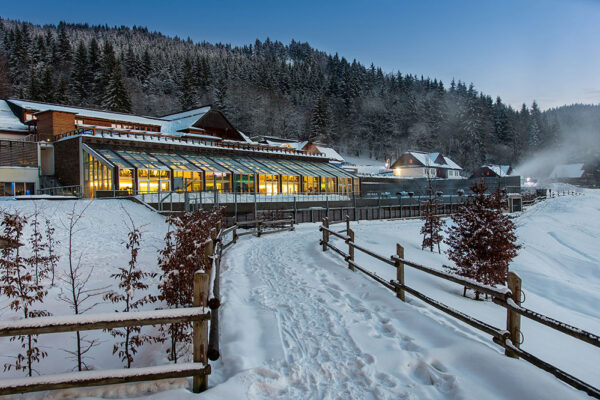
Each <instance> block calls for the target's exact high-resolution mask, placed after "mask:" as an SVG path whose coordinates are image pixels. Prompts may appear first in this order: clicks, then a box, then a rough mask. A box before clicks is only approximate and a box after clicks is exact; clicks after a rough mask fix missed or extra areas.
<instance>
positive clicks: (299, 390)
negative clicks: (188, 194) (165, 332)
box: [202, 225, 585, 399]
mask: <svg viewBox="0 0 600 400" xmlns="http://www.w3.org/2000/svg"><path fill="white" fill-rule="evenodd" d="M318 237H319V232H318V228H317V225H302V226H300V227H299V229H298V230H297V231H296V232H289V233H283V234H277V235H273V236H271V237H269V238H268V239H264V238H261V239H257V238H245V239H244V240H241V241H240V242H239V243H238V244H237V245H236V246H235V247H233V248H232V250H231V252H230V253H228V255H227V257H226V262H225V265H226V268H225V269H224V271H223V282H222V283H223V289H222V293H226V294H227V295H226V296H224V307H223V309H222V315H223V325H222V332H223V333H222V335H223V336H222V344H223V345H222V354H223V358H222V360H220V361H218V362H217V363H215V365H214V368H213V371H214V372H213V376H212V377H211V380H212V382H213V383H220V382H223V381H224V384H222V385H217V386H216V387H214V388H213V389H212V390H209V391H208V392H207V393H206V394H204V395H203V396H202V397H204V398H210V399H212V398H215V399H216V398H221V397H222V396H225V395H229V396H231V395H232V393H235V397H236V398H246V397H247V398H250V399H267V398H280V399H397V398H401V399H489V398H508V397H512V398H527V399H535V398H544V399H552V398H556V399H566V398H585V396H584V395H583V394H582V393H580V392H577V391H575V390H573V389H571V388H569V387H566V386H565V385H563V384H562V383H560V382H558V381H557V380H556V379H555V378H554V377H552V376H551V375H549V374H546V373H545V372H543V371H540V370H538V369H536V368H535V367H533V366H530V365H528V364H526V363H525V362H522V361H515V360H512V359H508V358H506V357H504V356H503V355H501V354H502V353H501V351H500V349H499V348H498V347H497V346H494V345H493V344H491V341H490V340H489V338H487V337H486V336H485V335H481V334H480V333H479V332H476V331H473V330H471V329H470V328H467V327H465V326H463V325H460V324H459V323H458V322H456V321H455V320H452V319H451V318H448V317H446V316H444V315H442V314H440V313H439V312H437V311H435V310H431V309H429V308H427V307H425V306H424V305H423V304H422V303H419V302H418V301H416V300H415V301H410V302H409V303H407V304H403V303H401V302H400V301H398V300H396V299H395V297H394V295H393V294H392V293H390V292H389V291H387V290H386V289H384V288H382V287H380V286H378V285H376V284H375V283H373V282H371V281H369V280H368V279H367V278H365V277H364V276H362V275H361V274H359V273H352V272H350V271H349V270H347V268H346V266H345V265H344V263H343V261H341V260H340V258H339V257H335V256H334V255H332V254H331V252H328V253H322V252H321V251H320V247H319V246H318ZM532 383H534V384H532ZM541 388H543V389H541ZM540 390H541V391H540Z"/></svg>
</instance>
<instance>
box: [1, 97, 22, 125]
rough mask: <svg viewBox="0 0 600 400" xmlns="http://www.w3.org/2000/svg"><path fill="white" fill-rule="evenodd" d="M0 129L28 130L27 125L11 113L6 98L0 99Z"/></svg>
mask: <svg viewBox="0 0 600 400" xmlns="http://www.w3.org/2000/svg"><path fill="white" fill-rule="evenodd" d="M0 130H3V131H15V132H28V129H27V125H25V124H24V123H22V122H21V120H20V119H19V117H17V116H16V115H15V114H14V113H13V111H12V110H11V109H10V106H9V105H8V103H7V102H6V100H0Z"/></svg>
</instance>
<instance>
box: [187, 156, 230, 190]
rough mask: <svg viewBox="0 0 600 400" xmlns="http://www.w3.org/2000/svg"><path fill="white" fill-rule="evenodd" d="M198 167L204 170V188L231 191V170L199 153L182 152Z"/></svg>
mask: <svg viewBox="0 0 600 400" xmlns="http://www.w3.org/2000/svg"><path fill="white" fill-rule="evenodd" d="M181 155H182V156H183V157H184V158H185V159H186V160H188V161H190V162H191V163H192V164H194V165H195V166H196V167H197V168H200V169H201V170H203V171H204V190H207V191H214V190H216V191H219V192H231V172H230V171H229V170H227V169H226V168H224V167H223V166H221V165H220V164H218V163H216V162H215V161H213V160H211V159H210V158H208V157H202V156H199V155H197V154H181Z"/></svg>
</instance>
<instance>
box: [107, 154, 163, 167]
mask: <svg viewBox="0 0 600 400" xmlns="http://www.w3.org/2000/svg"><path fill="white" fill-rule="evenodd" d="M115 152H116V153H117V154H118V155H119V156H121V157H122V158H123V159H124V160H125V161H127V162H128V163H130V164H131V165H133V166H134V167H136V168H141V169H158V170H163V171H164V170H168V169H169V168H168V167H167V166H166V165H163V164H162V163H161V162H160V161H158V160H157V159H156V158H154V157H152V156H151V155H150V154H148V153H143V152H140V151H128V150H115Z"/></svg>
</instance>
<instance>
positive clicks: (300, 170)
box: [279, 160, 319, 177]
mask: <svg viewBox="0 0 600 400" xmlns="http://www.w3.org/2000/svg"><path fill="white" fill-rule="evenodd" d="M279 162H280V163H281V165H283V166H285V167H287V168H289V169H291V170H292V171H296V173H297V174H299V175H302V176H312V177H318V176H319V174H315V172H314V171H312V170H308V169H306V168H304V167H303V166H301V165H299V164H294V163H292V162H291V161H290V160H280V161H279Z"/></svg>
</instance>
